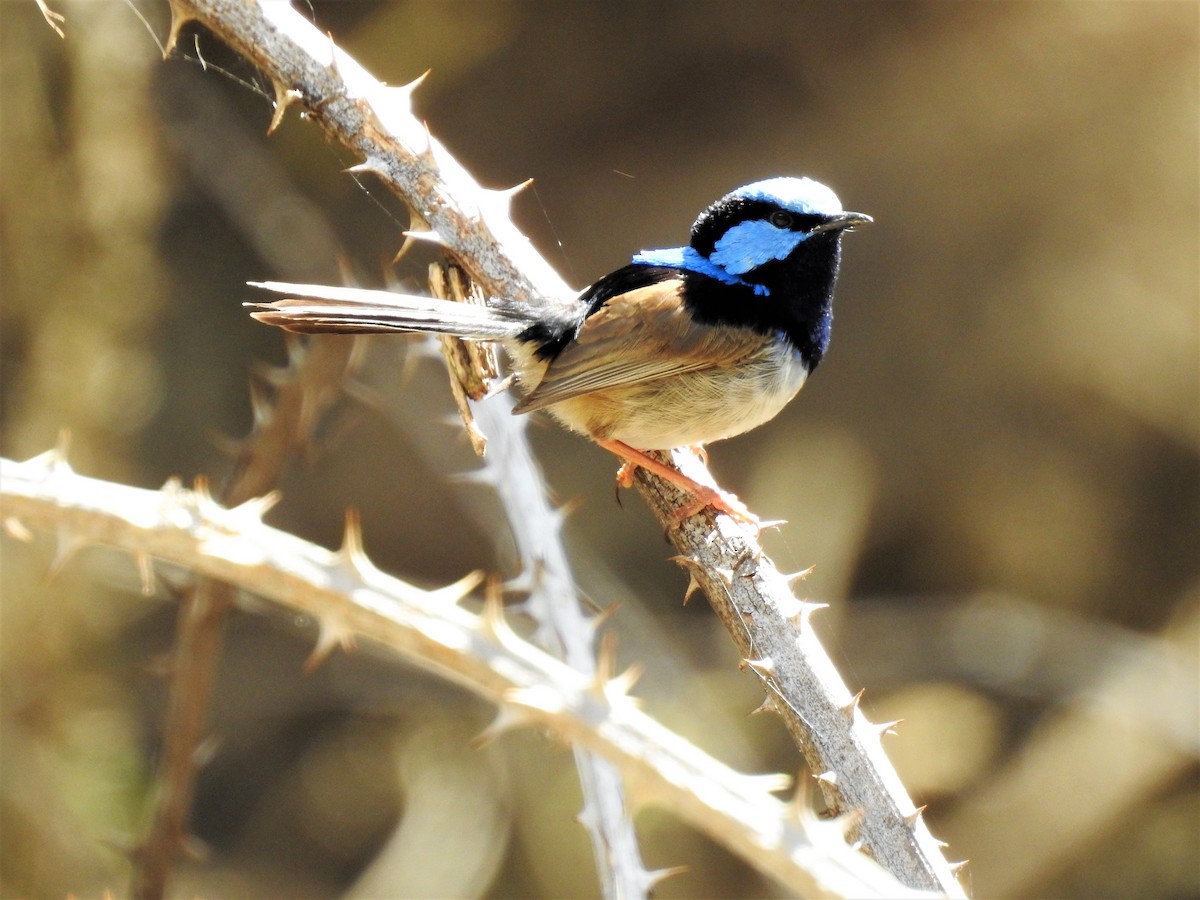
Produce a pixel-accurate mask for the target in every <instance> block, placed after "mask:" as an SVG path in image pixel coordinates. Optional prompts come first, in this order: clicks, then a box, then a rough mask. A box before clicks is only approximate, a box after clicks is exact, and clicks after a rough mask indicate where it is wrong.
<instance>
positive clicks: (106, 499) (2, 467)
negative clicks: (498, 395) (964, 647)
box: [0, 451, 920, 897]
mask: <svg viewBox="0 0 1200 900" xmlns="http://www.w3.org/2000/svg"><path fill="white" fill-rule="evenodd" d="M0 500H2V501H3V509H4V513H3V516H4V524H5V526H6V527H7V529H8V530H9V532H10V533H12V534H13V535H16V536H20V537H27V536H28V535H29V532H30V531H43V532H51V533H53V534H56V535H57V536H58V539H59V540H60V541H61V542H64V543H65V544H66V545H68V546H70V547H73V548H78V547H81V546H83V545H85V544H89V543H99V544H104V545H107V546H111V547H117V548H122V549H125V550H128V551H130V552H131V553H133V554H134V555H135V557H138V558H141V557H144V556H146V555H149V556H153V557H154V558H155V559H159V560H163V561H165V562H168V563H173V564H175V565H179V566H183V567H185V568H187V569H189V570H190V571H193V572H195V573H197V574H198V575H202V576H204V577H207V578H212V579H216V580H219V581H220V582H222V583H225V584H229V585H234V586H236V587H237V588H238V589H240V590H243V591H246V592H248V593H251V594H255V595H258V596H261V597H265V598H267V599H269V600H273V601H275V602H276V603H279V604H281V605H284V606H286V607H287V608H288V609H290V610H293V611H295V612H299V613H302V614H304V615H307V616H311V617H312V618H313V619H314V620H315V621H316V622H317V623H318V625H319V626H320V629H321V639H320V641H319V643H318V646H326V647H330V646H333V645H334V644H335V643H345V642H348V641H349V640H350V639H351V638H353V637H354V636H358V637H360V638H363V639H366V640H370V641H373V642H375V643H377V644H379V645H381V646H383V647H386V648H388V649H389V650H391V651H392V652H394V653H396V654H398V655H401V656H403V657H404V658H406V659H408V660H409V661H411V662H413V663H414V664H416V665H418V666H421V667H423V668H425V669H427V670H429V671H431V672H433V673H435V674H437V675H439V676H440V677H443V678H446V679H447V680H450V681H453V682H454V683H455V684H459V685H461V686H463V687H465V688H467V689H468V690H471V691H473V692H474V693H476V694H478V695H479V696H481V697H484V698H486V699H488V700H490V701H491V702H493V703H496V704H497V705H498V706H499V708H500V714H499V716H498V717H497V719H496V721H495V722H494V723H493V724H492V726H491V727H490V728H489V729H488V732H487V734H488V735H489V736H490V735H496V734H500V733H502V732H504V731H505V730H508V729H510V728H516V727H522V726H535V727H545V728H549V729H551V730H553V731H554V732H556V733H558V734H560V735H562V736H563V737H564V738H566V739H567V740H569V741H570V742H572V743H573V744H576V745H579V746H583V747H586V748H587V749H589V750H591V751H594V752H596V753H598V754H600V755H602V756H604V757H605V758H606V759H607V760H609V761H610V762H611V763H613V764H614V765H615V766H616V767H617V768H618V769H619V770H620V772H621V774H622V776H623V778H624V779H625V781H626V783H627V784H629V785H630V786H632V787H634V788H636V792H637V794H638V796H639V799H641V800H642V801H643V802H648V803H659V804H662V805H663V806H664V807H666V808H668V809H670V810H672V811H673V812H674V813H675V814H676V815H678V816H679V817H680V818H681V819H683V820H684V821H685V822H688V823H689V824H691V825H692V826H693V827H695V828H696V829H698V830H699V831H702V832H704V833H706V834H708V835H709V836H711V837H712V838H713V839H714V840H716V841H718V842H720V843H722V844H724V845H725V846H726V847H728V848H729V849H730V850H732V851H733V852H735V853H737V854H738V855H740V856H742V857H743V858H744V859H745V860H746V861H747V862H748V863H750V864H751V865H753V866H755V867H756V868H758V869H759V870H760V871H762V872H765V873H767V874H769V875H771V876H773V877H775V878H776V879H778V880H779V881H780V882H781V883H782V884H784V885H786V886H787V887H788V888H789V889H790V890H792V891H795V892H796V893H798V894H801V895H803V896H814V897H826V896H840V897H907V896H920V894H918V893H917V892H914V891H912V890H910V889H907V888H905V887H904V886H902V885H901V884H900V883H899V882H897V881H896V880H895V879H894V878H893V877H892V876H891V875H890V874H888V873H887V872H885V871H884V870H883V869H882V868H880V867H879V866H878V865H876V864H874V863H872V862H871V861H870V860H869V859H867V858H866V857H865V856H863V855H862V854H860V853H857V852H854V851H853V850H851V848H850V847H849V846H848V845H847V844H846V842H845V829H846V828H847V827H849V824H850V822H852V821H853V820H854V819H856V818H857V817H856V816H847V817H843V818H842V819H840V820H834V821H828V820H819V819H816V818H815V817H814V816H813V815H812V813H811V812H810V811H809V809H808V803H807V799H808V792H807V791H805V790H801V791H799V792H798V794H797V797H796V798H795V799H794V800H793V801H792V802H790V803H784V802H783V801H781V800H778V799H776V798H775V797H773V796H771V792H772V791H776V790H779V789H781V788H782V787H784V786H786V783H787V781H788V779H786V778H781V777H780V776H777V775H760V776H753V775H743V774H741V773H738V772H735V771H733V770H732V769H730V768H729V767H728V766H726V765H724V764H723V763H721V762H719V761H717V760H715V759H713V758H712V757H710V756H708V755H706V754H705V753H703V752H702V751H701V750H699V749H697V748H696V747H694V746H693V745H692V744H690V743H688V742H687V741H686V740H684V739H683V738H681V737H679V736H678V735H676V734H674V733H673V732H671V731H669V730H668V729H666V728H664V727H663V726H662V725H660V724H658V723H657V722H656V721H655V720H653V719H652V718H650V717H649V716H648V715H646V714H645V713H643V712H641V710H640V709H638V707H637V704H636V702H635V701H634V700H633V699H631V698H630V697H629V696H628V691H629V689H630V687H631V686H632V678H631V677H630V676H629V673H625V674H624V675H617V676H615V677H609V676H610V672H609V670H610V669H611V660H610V659H609V660H605V659H602V660H601V663H602V664H601V665H600V666H599V667H598V670H597V672H596V674H594V675H587V674H585V673H583V672H580V671H578V670H576V669H574V668H572V667H570V666H568V665H567V664H566V663H564V662H562V661H560V660H558V659H556V658H554V657H553V656H551V655H549V654H547V653H545V652H544V651H542V650H540V649H538V648H537V647H535V646H534V645H533V644H531V643H529V642H528V641H526V640H524V639H522V638H521V637H520V636H518V635H517V634H516V633H515V632H514V631H513V630H512V628H511V627H510V626H509V625H508V623H507V622H506V620H505V618H504V614H503V607H502V606H501V605H500V603H499V602H498V601H496V600H495V599H494V598H493V600H492V601H491V602H489V603H488V604H487V605H486V606H485V607H484V610H483V612H482V613H481V614H479V615H476V614H474V613H471V612H469V611H467V610H466V609H464V608H463V607H462V606H461V605H459V604H460V601H461V600H463V599H464V597H466V596H467V595H468V594H470V593H471V591H472V590H473V588H474V587H475V586H476V585H477V584H478V583H479V577H478V576H477V575H474V574H472V575H468V576H467V577H465V578H463V579H461V580H460V581H459V582H457V583H455V584H452V585H449V586H447V587H444V588H441V589H439V590H433V591H423V590H420V589H418V588H415V587H413V586H412V585H409V584H406V583H405V582H403V581H401V580H399V579H397V578H394V577H392V576H389V575H387V574H385V573H383V572H381V571H379V570H378V569H377V568H375V566H373V565H372V564H371V562H370V560H369V559H367V557H366V555H365V554H364V553H363V551H362V543H361V536H360V533H359V531H358V526H357V524H356V523H355V522H354V520H353V519H351V520H350V521H349V522H348V524H347V529H346V536H345V539H344V541H343V544H342V547H341V549H340V550H338V551H337V552H336V553H335V552H331V551H329V550H325V549H323V548H321V547H316V546H314V545H312V544H309V543H307V542H305V541H302V540H300V539H299V538H296V537H294V536H292V535H290V534H287V533H286V532H282V531H279V530H277V529H274V528H271V527H270V526H267V525H265V524H263V522H262V518H261V517H262V515H263V513H264V512H265V511H266V509H267V506H268V504H265V503H263V502H260V501H250V502H248V503H245V504H242V505H241V506H239V507H237V508H235V509H225V508H224V507H221V506H219V505H218V504H217V503H215V502H214V501H213V500H212V499H211V498H210V497H209V496H208V495H207V493H206V492H205V491H204V490H202V489H196V490H190V491H189V490H185V489H183V488H182V487H181V486H180V485H179V484H178V483H169V484H168V485H167V486H166V487H164V488H163V489H162V490H160V491H150V490H144V489H141V488H133V487H126V486H123V485H118V484H113V483H110V482H105V481H100V480H97V479H93V478H86V477H84V476H81V475H78V474H76V473H75V472H74V471H72V470H71V468H70V466H69V465H68V464H67V462H66V460H65V459H64V458H63V455H62V453H61V452H59V451H50V452H48V453H45V454H43V455H42V456H39V457H36V458H34V459H32V460H29V461H27V462H24V463H15V462H12V461H10V460H0Z"/></svg>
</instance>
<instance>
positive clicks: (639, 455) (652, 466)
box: [596, 441, 761, 528]
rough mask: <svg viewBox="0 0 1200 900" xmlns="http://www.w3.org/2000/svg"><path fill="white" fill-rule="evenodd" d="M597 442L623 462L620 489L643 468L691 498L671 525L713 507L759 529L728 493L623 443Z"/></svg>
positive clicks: (749, 515) (748, 514) (752, 515)
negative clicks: (707, 507)
mask: <svg viewBox="0 0 1200 900" xmlns="http://www.w3.org/2000/svg"><path fill="white" fill-rule="evenodd" d="M596 443H597V444H599V445H600V446H601V447H603V448H604V449H605V450H607V451H608V452H610V453H615V454H616V455H617V456H619V457H621V459H623V460H625V462H624V463H623V464H622V466H621V468H620V469H619V470H617V483H618V484H620V485H621V487H630V486H631V485H632V484H633V472H634V469H637V468H642V469H645V470H646V471H647V472H653V473H654V474H655V475H657V476H658V477H659V478H662V479H665V480H666V481H669V482H671V484H673V485H675V486H676V487H678V488H682V489H683V490H685V491H687V492H688V493H689V494H691V495H692V496H693V497H694V499H693V500H692V501H691V502H689V503H685V504H684V505H683V506H681V507H680V508H679V509H677V510H676V511H675V512H674V514H673V515H672V516H671V518H672V520H673V521H674V524H676V525H678V524H679V523H680V522H682V521H683V520H684V519H686V518H688V517H689V516H694V515H695V514H696V513H698V512H700V510H702V509H704V507H706V506H712V507H715V508H716V509H718V510H720V511H721V512H723V513H728V514H729V515H731V516H733V518H735V519H737V520H738V521H739V522H744V523H745V524H747V525H751V526H753V527H754V528H759V527H761V523H760V522H759V520H758V516H756V515H754V513H752V512H750V510H749V509H747V508H746V505H745V504H744V503H742V501H740V500H739V499H738V498H737V497H735V496H734V495H733V494H727V493H725V492H724V491H720V490H717V489H716V488H714V487H709V486H708V485H706V484H701V483H700V482H698V481H696V480H695V479H694V478H689V477H688V476H686V475H684V474H683V473H682V472H679V471H677V470H675V469H672V468H671V467H670V466H667V465H664V464H663V463H660V462H659V461H658V460H656V459H654V458H652V457H650V456H647V455H646V454H645V453H643V452H642V451H641V450H635V449H633V447H630V446H629V445H628V444H626V443H624V442H622V441H596Z"/></svg>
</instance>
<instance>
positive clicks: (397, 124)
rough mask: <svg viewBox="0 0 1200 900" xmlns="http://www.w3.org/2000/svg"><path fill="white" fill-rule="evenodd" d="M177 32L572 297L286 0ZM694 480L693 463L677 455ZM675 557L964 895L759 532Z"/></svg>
mask: <svg viewBox="0 0 1200 900" xmlns="http://www.w3.org/2000/svg"><path fill="white" fill-rule="evenodd" d="M170 3H171V8H172V12H173V25H172V33H171V41H170V42H169V43H170V44H173V43H174V39H175V38H176V37H177V36H178V33H179V29H180V28H181V27H182V25H183V24H184V23H186V22H187V21H189V20H191V19H198V20H200V21H202V22H203V23H204V24H205V25H207V26H208V27H209V28H211V29H212V30H213V31H214V32H216V33H217V34H219V35H220V36H221V37H222V38H223V39H224V40H226V41H227V42H228V43H230V44H231V45H232V46H234V47H235V48H236V49H237V50H238V51H239V52H241V53H243V54H244V55H246V56H247V57H248V58H249V59H251V60H252V61H253V62H254V63H255V64H256V65H258V66H259V67H260V68H261V69H262V70H263V71H264V72H265V73H266V74H267V75H268V77H269V78H270V79H271V81H272V83H273V84H274V85H275V88H276V98H277V116H276V120H275V122H273V125H274V124H277V122H278V119H279V116H281V114H282V111H283V109H284V108H285V107H286V106H287V105H288V104H290V103H300V104H302V105H303V106H304V107H305V108H306V110H307V111H308V113H309V115H310V116H311V117H312V118H313V119H314V120H315V121H317V122H318V123H319V124H320V125H321V126H322V127H323V128H324V129H325V130H326V131H327V132H328V133H329V134H330V135H331V136H333V137H334V138H336V139H337V140H339V141H341V142H342V143H343V144H344V145H345V146H346V147H348V148H349V149H351V150H352V151H354V152H356V153H357V154H359V156H360V157H361V159H362V162H361V163H360V165H359V166H357V167H356V169H357V170H359V171H370V172H373V173H375V174H376V175H378V176H379V177H380V178H381V179H382V180H383V181H384V182H385V183H386V184H387V185H388V186H389V187H391V188H392V189H393V190H395V191H396V192H397V193H399V194H400V195H401V196H402V197H404V198H405V199H406V200H407V201H408V202H409V204H410V206H411V208H412V209H413V211H414V217H415V218H416V219H418V220H420V221H421V222H423V223H424V224H426V225H427V226H428V227H429V229H430V230H429V231H421V232H417V233H413V234H412V236H413V237H414V238H418V239H422V238H423V239H427V240H433V241H435V242H437V243H439V244H442V245H443V246H444V247H445V248H446V249H447V250H448V251H449V252H450V253H451V254H453V256H454V257H455V258H456V259H458V260H459V261H460V262H461V263H462V265H463V266H464V267H465V268H466V269H467V270H468V272H470V274H471V276H472V277H473V278H474V279H475V280H476V281H477V282H478V283H479V284H480V285H481V286H482V287H483V289H484V290H485V291H487V292H488V293H489V294H493V295H505V296H512V297H515V298H519V299H523V300H526V301H527V302H531V303H556V302H564V300H565V298H567V297H568V296H569V292H567V291H566V290H565V286H564V285H563V284H562V282H561V281H560V280H559V279H558V277H557V276H556V275H555V274H554V273H553V270H552V269H550V267H549V266H548V265H547V264H546V263H545V262H544V260H542V259H541V257H540V256H538V255H537V254H536V253H535V252H534V251H533V250H532V248H531V247H530V246H529V245H528V242H527V241H526V240H525V239H524V238H523V237H522V236H521V235H520V233H519V232H518V231H517V230H516V228H515V226H513V225H512V223H511V220H510V219H509V217H508V214H507V206H508V196H509V193H508V192H494V191H486V190H484V189H482V188H480V186H479V185H478V184H476V183H475V181H474V180H473V179H472V178H471V177H470V175H469V174H468V173H466V172H465V171H464V170H463V169H462V167H461V166H460V165H458V163H457V162H456V161H455V160H453V158H452V157H450V155H449V154H448V153H447V152H446V151H445V149H444V148H442V147H441V145H440V144H439V143H438V142H437V141H436V140H435V139H434V138H432V137H431V136H430V135H429V133H428V131H427V130H426V129H425V128H423V126H421V125H420V123H418V122H417V121H416V120H415V119H414V118H413V117H412V115H411V111H410V108H409V95H410V94H411V89H404V88H401V89H396V88H385V87H383V86H382V85H380V84H379V83H378V82H376V81H375V80H374V79H373V78H371V76H370V75H369V74H368V73H366V72H365V71H364V70H362V69H361V67H359V66H358V65H357V64H356V63H355V62H354V61H353V60H352V59H350V58H349V57H348V56H346V55H345V54H344V53H343V52H342V51H340V50H339V49H337V48H336V47H335V46H334V45H333V43H332V41H331V40H330V39H329V37H328V36H326V35H323V34H321V33H319V32H318V31H317V30H316V29H315V28H314V27H313V26H312V25H311V24H310V23H308V22H307V21H306V20H304V19H303V17H301V16H300V15H299V14H298V13H297V12H296V11H295V10H293V9H291V7H290V6H289V5H287V4H286V3H262V4H255V3H250V2H244V0H170ZM675 462H676V464H677V465H679V466H680V467H681V468H687V469H689V474H690V475H691V476H692V477H694V478H696V479H697V480H701V481H706V480H710V478H711V477H710V476H709V475H708V473H707V471H706V470H705V469H704V468H703V466H702V465H701V464H700V463H699V461H698V460H691V459H687V458H684V457H680V458H677V459H676V460H675ZM638 481H639V487H640V489H641V491H642V493H643V496H645V497H646V498H647V500H648V501H649V502H650V504H651V506H652V508H653V509H654V511H655V514H656V515H657V516H658V517H659V518H660V520H661V521H663V522H664V524H665V525H669V524H670V523H671V521H672V520H671V514H672V512H673V511H674V510H675V509H677V508H678V507H679V506H680V505H681V504H682V502H683V500H684V499H685V498H684V497H682V495H680V493H679V492H678V491H676V490H674V489H673V488H672V487H671V486H669V485H666V484H664V483H662V482H661V481H659V480H657V479H655V478H653V477H652V476H649V475H646V474H644V473H642V474H640V475H639V479H638ZM669 531H670V537H671V540H672V541H673V542H674V543H675V545H676V547H677V549H679V550H680V554H681V561H682V562H683V564H684V565H686V566H687V567H688V568H689V569H690V570H691V572H692V575H693V580H694V582H695V584H696V585H698V586H699V587H700V588H702V589H703V590H704V591H705V593H706V594H707V595H708V597H709V600H710V602H711V603H712V605H713V607H714V609H716V611H717V612H718V615H719V616H720V617H721V619H722V621H723V622H724V623H725V624H726V626H727V627H728V628H729V629H730V632H731V634H732V635H733V637H734V639H735V641H736V642H737V643H738V646H739V648H740V649H741V651H742V653H743V655H744V657H745V659H746V663H745V664H746V665H747V666H748V667H749V668H751V669H752V670H753V671H754V672H755V673H756V674H757V676H758V677H759V678H760V679H761V680H762V682H763V685H764V689H765V690H766V692H767V700H766V702H765V703H764V706H763V709H764V710H766V711H771V712H775V713H777V714H779V715H781V716H782V717H783V719H784V721H785V723H786V725H787V727H788V729H789V732H790V733H792V734H793V736H794V737H795V739H796V741H797V743H798V745H799V746H800V748H801V750H802V751H803V752H804V754H805V756H806V758H807V759H808V761H809V763H810V765H811V766H812V768H813V771H814V772H817V773H820V774H819V775H818V780H819V782H820V785H821V788H822V790H823V792H824V793H825V796H826V800H827V801H828V802H829V804H830V806H831V807H832V808H833V809H834V810H843V811H844V810H849V811H851V812H853V813H854V814H855V816H856V817H857V818H858V820H859V822H860V828H859V836H860V837H861V839H862V841H863V844H864V845H865V847H866V848H867V849H868V850H869V851H870V852H871V853H872V855H874V856H875V857H876V859H878V860H879V861H880V862H881V863H883V864H884V865H885V866H886V867H887V868H888V869H890V870H891V871H892V872H893V873H895V874H896V876H897V877H898V878H900V879H901V881H903V882H904V883H906V884H908V885H910V886H913V887H918V888H921V889H925V890H940V891H944V892H946V893H948V894H952V895H959V896H961V894H962V890H961V888H960V887H959V886H958V884H957V882H956V881H955V879H954V876H953V874H952V873H951V870H950V867H949V866H948V865H947V864H946V862H945V860H944V858H943V857H942V855H941V851H940V848H939V845H938V842H936V841H935V840H934V839H933V838H932V836H931V835H930V834H929V831H928V829H927V828H926V826H925V825H924V823H923V821H922V820H921V815H920V812H921V811H920V810H918V809H915V808H914V806H913V804H912V802H911V800H910V799H909V798H908V796H907V794H906V792H905V790H904V788H903V786H902V785H901V784H900V782H899V780H898V778H897V777H896V774H895V772H894V770H893V769H892V767H891V765H890V763H889V762H888V760H887V758H886V755H885V754H884V753H883V752H882V749H881V748H880V746H879V737H880V734H881V732H882V731H886V729H887V726H873V725H871V724H870V723H867V722H866V720H865V718H864V717H863V716H862V714H861V712H860V711H859V710H858V704H857V699H856V698H855V697H853V696H851V694H850V692H849V690H848V689H847V688H846V687H845V685H844V684H843V683H842V681H841V679H840V677H839V676H838V675H837V673H836V671H835V670H834V669H833V667H832V665H831V664H830V663H829V660H828V658H827V656H826V655H825V653H824V651H823V650H822V649H821V647H820V644H819V643H818V642H817V640H816V638H815V636H814V635H813V633H812V629H811V627H809V624H808V621H807V620H808V613H809V612H811V610H812V605H806V604H803V603H801V602H800V601H798V600H796V599H795V598H794V597H793V596H792V594H791V591H790V589H789V588H788V584H787V580H786V579H785V578H784V577H783V576H781V575H779V573H778V572H777V571H776V570H775V569H774V567H773V565H772V564H771V563H770V561H769V560H768V559H767V558H766V557H765V556H764V555H763V553H762V551H761V548H760V547H759V546H758V545H757V542H756V540H755V539H754V537H753V536H752V535H750V534H748V533H746V532H745V531H744V530H743V529H740V528H739V527H737V526H736V525H735V524H734V523H732V522H731V521H729V520H728V519H726V518H724V517H713V516H711V515H707V516H696V517H692V518H691V519H689V520H688V521H687V522H685V523H684V525H683V526H682V527H678V528H670V529H669Z"/></svg>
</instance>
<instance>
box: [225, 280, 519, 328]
mask: <svg viewBox="0 0 1200 900" xmlns="http://www.w3.org/2000/svg"><path fill="white" fill-rule="evenodd" d="M251 285H253V286H254V287H259V288H264V289H265V290H268V291H274V292H275V293H277V294H286V295H287V296H286V297H285V298H284V299H282V300H275V301H274V302H271V303H247V304H246V306H248V307H250V308H251V309H252V310H253V312H251V313H250V315H252V316H253V317H254V318H256V319H258V320H259V321H260V322H266V323H267V324H268V325H277V326H279V327H280V328H286V329H287V330H288V331H297V332H301V333H310V334H311V333H318V332H340V333H343V334H370V333H374V332H397V331H422V332H428V333H432V334H452V335H456V336H457V337H462V338H467V339H469V340H480V341H485V340H490V341H495V340H502V339H504V338H511V337H516V336H517V335H518V334H520V333H521V332H522V331H524V330H525V329H527V328H528V327H529V326H530V325H532V324H533V323H534V322H535V321H536V319H535V318H534V316H533V313H532V310H528V309H524V308H520V307H515V306H513V307H509V306H504V307H492V306H477V305H475V304H471V303H455V302H453V301H450V300H436V299H434V298H432V297H421V296H417V295H413V294H396V293H392V292H391V291H374V290H365V289H362V288H345V287H341V288H340V287H328V286H326V285H320V284H286V283H284V282H280V281H263V282H251Z"/></svg>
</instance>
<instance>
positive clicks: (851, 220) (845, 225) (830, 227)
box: [809, 212, 875, 234]
mask: <svg viewBox="0 0 1200 900" xmlns="http://www.w3.org/2000/svg"><path fill="white" fill-rule="evenodd" d="M874 221H875V220H874V219H872V218H871V217H870V216H868V215H867V214H866V213H859V212H844V213H838V214H837V215H836V216H830V218H829V220H828V221H827V222H822V223H821V224H820V225H818V226H817V227H816V228H813V229H812V230H811V231H809V234H820V233H821V232H822V231H851V230H852V229H853V228H854V226H855V225H867V224H869V223H871V222H874Z"/></svg>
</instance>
